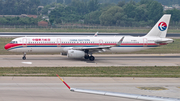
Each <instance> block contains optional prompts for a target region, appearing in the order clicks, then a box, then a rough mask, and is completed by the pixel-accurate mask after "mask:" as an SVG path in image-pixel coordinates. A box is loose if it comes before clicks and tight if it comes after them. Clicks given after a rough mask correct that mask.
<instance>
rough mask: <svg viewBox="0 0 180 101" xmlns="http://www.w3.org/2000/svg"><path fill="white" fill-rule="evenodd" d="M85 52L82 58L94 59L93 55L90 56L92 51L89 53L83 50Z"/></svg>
mask: <svg viewBox="0 0 180 101" xmlns="http://www.w3.org/2000/svg"><path fill="white" fill-rule="evenodd" d="M84 52H85V56H84V59H89V60H90V61H94V60H95V57H94V56H92V53H89V50H84ZM89 54H90V56H89Z"/></svg>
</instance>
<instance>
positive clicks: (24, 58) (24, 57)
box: [22, 52, 26, 60]
mask: <svg viewBox="0 0 180 101" xmlns="http://www.w3.org/2000/svg"><path fill="white" fill-rule="evenodd" d="M22 59H23V60H26V53H25V52H24V56H23V57H22Z"/></svg>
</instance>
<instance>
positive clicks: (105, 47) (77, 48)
mask: <svg viewBox="0 0 180 101" xmlns="http://www.w3.org/2000/svg"><path fill="white" fill-rule="evenodd" d="M123 39H124V36H123V37H122V38H121V39H120V40H119V42H118V43H117V44H116V45H115V46H120V45H121V43H122V41H123ZM115 46H98V47H73V48H72V49H74V50H89V51H91V52H104V51H106V50H109V49H110V48H111V47H115Z"/></svg>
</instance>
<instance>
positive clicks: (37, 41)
mask: <svg viewBox="0 0 180 101" xmlns="http://www.w3.org/2000/svg"><path fill="white" fill-rule="evenodd" d="M121 38H122V36H118V37H117V36H115V37H20V38H16V39H14V40H12V42H11V43H9V44H7V45H6V46H5V49H7V50H8V51H13V52H27V53H28V52H61V53H62V52H67V51H68V50H70V49H72V48H73V47H99V46H112V47H111V48H110V49H109V50H108V51H109V52H133V51H140V50H145V49H148V48H152V47H157V46H159V45H164V44H157V43H156V41H159V40H171V39H168V38H154V37H132V36H125V37H124V40H123V41H122V43H121V45H120V46H116V44H117V43H118V42H119V40H120V39H121Z"/></svg>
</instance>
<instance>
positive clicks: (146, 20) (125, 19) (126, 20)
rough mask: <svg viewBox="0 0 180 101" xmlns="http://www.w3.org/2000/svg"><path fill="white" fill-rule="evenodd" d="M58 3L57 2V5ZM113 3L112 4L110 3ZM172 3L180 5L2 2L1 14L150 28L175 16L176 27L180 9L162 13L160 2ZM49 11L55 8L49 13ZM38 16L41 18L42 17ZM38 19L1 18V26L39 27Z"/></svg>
mask: <svg viewBox="0 0 180 101" xmlns="http://www.w3.org/2000/svg"><path fill="white" fill-rule="evenodd" d="M55 1H57V3H54V2H55ZM64 1H65V2H64ZM110 1H111V2H113V3H109V2H110ZM158 1H159V2H158ZM170 1H172V2H176V3H180V1H176V0H0V8H1V10H0V15H20V14H30V15H31V14H32V15H36V14H40V13H41V14H42V15H48V16H49V22H50V24H64V23H82V24H90V25H103V26H104V25H105V26H149V25H150V26H151V25H154V24H155V23H156V22H157V21H158V20H159V18H160V17H161V16H162V15H163V14H172V19H171V23H173V24H176V25H177V24H179V21H180V17H179V16H180V10H178V9H172V10H167V11H163V6H162V4H161V3H160V2H162V3H167V2H170ZM172 2H171V3H172ZM169 4H170V3H169ZM39 5H45V6H44V8H43V9H38V6H39ZM50 8H55V9H53V10H51V13H50V14H48V11H49V10H50ZM39 12H40V13H39ZM39 16H40V17H41V15H39ZM40 17H39V18H40ZM39 20H40V19H34V18H20V17H15V18H11V17H2V18H0V24H12V25H13V24H37V22H38V21H39Z"/></svg>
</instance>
